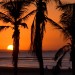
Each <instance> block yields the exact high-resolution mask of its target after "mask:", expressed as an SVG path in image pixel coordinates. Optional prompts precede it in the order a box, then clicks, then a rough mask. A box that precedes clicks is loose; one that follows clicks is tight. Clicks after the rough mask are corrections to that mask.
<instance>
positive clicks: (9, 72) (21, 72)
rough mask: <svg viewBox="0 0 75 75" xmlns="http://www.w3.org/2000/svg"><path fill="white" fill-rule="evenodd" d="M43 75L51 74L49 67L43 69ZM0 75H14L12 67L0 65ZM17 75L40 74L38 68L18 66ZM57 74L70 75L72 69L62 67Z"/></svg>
mask: <svg viewBox="0 0 75 75" xmlns="http://www.w3.org/2000/svg"><path fill="white" fill-rule="evenodd" d="M44 72H45V73H44V74H45V75H53V74H52V71H51V69H48V70H47V69H45V71H44ZM0 75H14V74H13V68H12V67H0ZM18 75H40V74H39V69H38V68H24V67H19V68H18ZM58 75H72V70H70V69H63V70H61V72H60V74H58Z"/></svg>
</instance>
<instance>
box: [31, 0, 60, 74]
mask: <svg viewBox="0 0 75 75" xmlns="http://www.w3.org/2000/svg"><path fill="white" fill-rule="evenodd" d="M47 1H48V0H47ZM47 1H46V0H37V1H36V8H37V9H36V15H35V17H34V20H33V23H32V26H31V50H32V52H33V53H34V54H35V55H36V56H37V59H38V62H39V65H40V71H41V73H40V74H41V75H43V74H44V69H43V57H42V41H43V36H44V31H45V26H46V22H50V23H51V24H52V25H53V26H55V27H57V28H59V29H61V27H60V26H59V25H58V24H57V23H56V22H54V21H53V20H52V19H50V18H48V17H47V16H46V15H47V6H46V2H47Z"/></svg>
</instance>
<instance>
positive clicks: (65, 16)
mask: <svg viewBox="0 0 75 75" xmlns="http://www.w3.org/2000/svg"><path fill="white" fill-rule="evenodd" d="M59 9H60V10H62V11H63V13H62V15H61V17H60V23H61V24H62V25H63V33H64V34H65V37H66V38H69V39H70V40H71V43H72V45H71V50H72V51H71V60H72V69H73V74H74V75H75V71H74V70H75V64H74V63H75V59H74V57H75V54H74V50H75V4H74V3H72V4H62V5H61V6H59Z"/></svg>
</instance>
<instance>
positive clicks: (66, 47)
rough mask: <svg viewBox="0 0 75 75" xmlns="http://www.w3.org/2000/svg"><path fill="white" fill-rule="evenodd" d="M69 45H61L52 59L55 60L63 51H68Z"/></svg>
mask: <svg viewBox="0 0 75 75" xmlns="http://www.w3.org/2000/svg"><path fill="white" fill-rule="evenodd" d="M70 47H71V44H70V43H67V45H65V46H63V47H61V48H60V49H59V50H58V51H57V53H56V54H55V57H54V60H55V61H56V60H58V59H60V58H61V56H63V55H64V53H67V52H68V51H70V49H71V48H70Z"/></svg>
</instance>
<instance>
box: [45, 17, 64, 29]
mask: <svg viewBox="0 0 75 75" xmlns="http://www.w3.org/2000/svg"><path fill="white" fill-rule="evenodd" d="M46 19H47V21H49V22H50V23H51V24H52V25H53V26H54V27H56V28H57V29H63V28H62V27H61V26H60V25H59V24H57V23H56V22H54V21H53V20H52V19H50V18H48V17H46Z"/></svg>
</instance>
